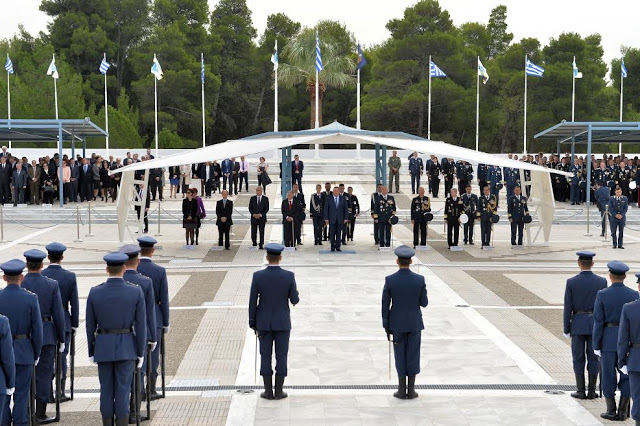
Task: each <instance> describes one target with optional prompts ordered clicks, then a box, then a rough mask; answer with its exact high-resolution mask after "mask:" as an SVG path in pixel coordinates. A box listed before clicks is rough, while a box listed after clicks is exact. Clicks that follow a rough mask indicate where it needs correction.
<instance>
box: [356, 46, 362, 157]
mask: <svg viewBox="0 0 640 426" xmlns="http://www.w3.org/2000/svg"><path fill="white" fill-rule="evenodd" d="M358 46H359V45H358ZM356 98H357V99H356V104H357V106H356V129H357V130H360V128H361V124H360V68H358V87H357V89H356ZM356 158H360V144H359V143H357V144H356Z"/></svg>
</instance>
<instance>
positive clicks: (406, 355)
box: [382, 245, 429, 399]
mask: <svg viewBox="0 0 640 426" xmlns="http://www.w3.org/2000/svg"><path fill="white" fill-rule="evenodd" d="M395 254H396V256H397V257H398V259H397V260H396V263H397V264H398V266H399V268H400V269H399V270H398V271H397V272H396V273H394V274H392V275H389V276H388V277H386V278H385V282H384V289H383V290H382V327H384V330H385V331H386V333H387V339H390V338H391V336H393V354H394V356H395V360H396V371H397V373H398V391H397V392H395V393H394V394H393V396H395V397H396V398H399V399H405V398H406V399H414V398H417V397H418V394H417V393H416V391H415V383H416V376H417V375H418V374H419V373H420V340H421V334H422V330H423V329H424V324H423V322H422V312H421V310H420V307H421V306H422V307H423V308H424V307H426V306H427V304H428V303H429V300H428V299H427V287H426V284H425V282H424V277H423V276H422V275H419V274H416V273H414V272H413V271H411V269H410V265H411V263H412V260H411V258H412V257H413V256H414V255H415V251H414V250H413V249H412V248H410V247H407V246H404V245H403V246H400V247H398V248H397V249H395ZM407 378H408V380H407Z"/></svg>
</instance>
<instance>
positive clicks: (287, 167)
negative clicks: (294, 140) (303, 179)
mask: <svg viewBox="0 0 640 426" xmlns="http://www.w3.org/2000/svg"><path fill="white" fill-rule="evenodd" d="M291 187H292V185H291V147H290V146H288V147H285V148H282V181H281V183H280V191H281V192H282V194H281V195H282V199H283V200H286V198H287V192H289V191H291Z"/></svg>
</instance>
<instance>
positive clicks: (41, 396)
mask: <svg viewBox="0 0 640 426" xmlns="http://www.w3.org/2000/svg"><path fill="white" fill-rule="evenodd" d="M46 256H47V255H46V254H45V253H44V252H43V251H40V250H29V251H26V252H25V253H24V257H25V258H26V259H27V262H42V261H43V260H44V258H45V257H46ZM22 288H24V289H25V290H29V291H30V292H32V293H35V294H36V296H38V303H39V305H40V315H42V338H43V341H42V352H41V354H40V362H39V363H38V365H37V366H36V417H46V416H45V412H44V410H45V409H46V404H47V402H49V392H51V378H52V377H53V376H54V373H55V371H54V366H55V364H54V362H55V357H56V355H57V354H56V343H60V345H64V337H65V319H64V311H63V310H62V299H61V298H60V288H59V287H58V282H57V281H54V280H52V279H51V278H47V277H45V276H43V275H42V274H40V273H33V272H28V273H27V275H25V277H24V279H23V280H22ZM38 403H40V404H38ZM38 405H39V406H40V407H38Z"/></svg>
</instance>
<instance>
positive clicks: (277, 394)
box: [273, 376, 287, 399]
mask: <svg viewBox="0 0 640 426" xmlns="http://www.w3.org/2000/svg"><path fill="white" fill-rule="evenodd" d="M283 385H284V376H276V392H275V394H274V395H273V399H284V398H286V397H287V393H286V392H283V391H282V386H283Z"/></svg>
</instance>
